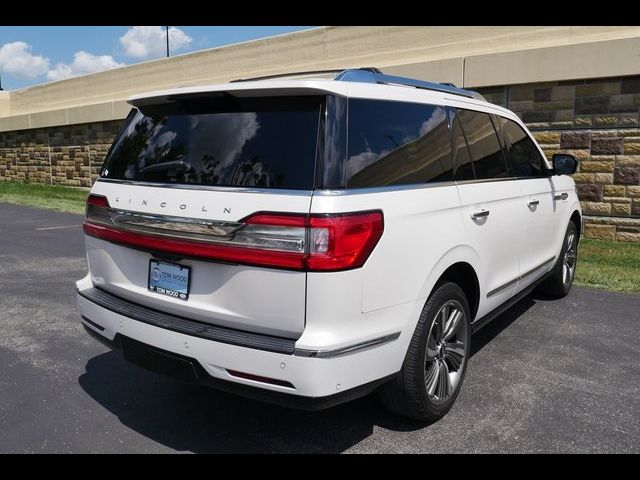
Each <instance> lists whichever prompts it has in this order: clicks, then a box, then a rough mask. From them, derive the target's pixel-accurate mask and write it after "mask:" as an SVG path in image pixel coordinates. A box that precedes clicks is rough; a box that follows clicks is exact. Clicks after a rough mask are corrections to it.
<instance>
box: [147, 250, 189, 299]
mask: <svg viewBox="0 0 640 480" xmlns="http://www.w3.org/2000/svg"><path fill="white" fill-rule="evenodd" d="M190 277H191V267H187V266H186V265H179V264H177V263H169V262H163V261H161V260H154V259H151V260H149V290H150V291H152V292H155V293H160V294H162V295H168V296H170V297H173V298H179V299H180V300H187V299H188V298H189V286H190V280H191V278H190Z"/></svg>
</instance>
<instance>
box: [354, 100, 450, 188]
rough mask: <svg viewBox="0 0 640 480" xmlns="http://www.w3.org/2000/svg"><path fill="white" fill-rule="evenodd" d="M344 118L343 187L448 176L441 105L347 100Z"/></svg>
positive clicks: (445, 124)
mask: <svg viewBox="0 0 640 480" xmlns="http://www.w3.org/2000/svg"><path fill="white" fill-rule="evenodd" d="M348 118H349V120H348V127H347V128H348V130H347V131H348V133H347V145H348V149H347V161H346V165H345V176H346V180H347V181H346V186H347V187H351V188H358V187H377V186H385V185H408V184H419V183H426V182H444V181H450V180H452V179H453V173H452V161H451V140H450V137H449V126H448V121H447V112H446V109H445V108H444V107H440V106H434V105H425V104H417V103H402V102H392V101H384V100H362V99H350V100H349V113H348Z"/></svg>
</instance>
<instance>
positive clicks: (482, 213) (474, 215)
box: [471, 208, 491, 219]
mask: <svg viewBox="0 0 640 480" xmlns="http://www.w3.org/2000/svg"><path fill="white" fill-rule="evenodd" d="M489 213H491V212H489V210H485V209H484V208H483V209H482V210H478V211H477V212H473V213H472V214H471V218H473V219H476V218H484V217H488V216H489Z"/></svg>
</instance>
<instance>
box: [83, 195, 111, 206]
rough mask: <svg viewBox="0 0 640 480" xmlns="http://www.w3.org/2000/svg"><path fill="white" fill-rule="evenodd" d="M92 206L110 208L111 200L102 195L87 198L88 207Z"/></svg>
mask: <svg viewBox="0 0 640 480" xmlns="http://www.w3.org/2000/svg"><path fill="white" fill-rule="evenodd" d="M89 205H92V206H94V207H100V208H109V200H107V197H103V196H102V195H93V194H91V195H89V196H88V197H87V206H89Z"/></svg>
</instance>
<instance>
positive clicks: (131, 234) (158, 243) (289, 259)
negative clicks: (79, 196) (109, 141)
mask: <svg viewBox="0 0 640 480" xmlns="http://www.w3.org/2000/svg"><path fill="white" fill-rule="evenodd" d="M138 215H139V214H138ZM134 216H136V213H135V212H123V211H114V210H112V209H110V208H109V202H108V200H107V199H106V197H102V196H98V195H90V196H89V198H88V199H87V214H86V219H85V222H84V231H85V233H86V234H87V235H90V236H92V237H96V238H100V239H102V240H106V241H109V242H113V243H117V244H121V245H126V246H129V247H133V248H138V249H142V250H146V251H151V252H163V253H169V254H173V255H176V256H181V257H190V258H202V259H206V260H214V261H216V260H217V261H222V262H229V263H238V264H244V265H257V266H261V267H271V268H282V269H289V270H306V271H321V272H329V271H338V270H348V269H352V268H358V267H361V266H362V265H363V264H364V263H365V262H366V260H367V258H369V255H370V254H371V252H372V251H373V249H374V248H375V246H376V244H377V243H378V241H379V240H380V237H381V236H382V232H383V230H384V223H383V216H382V212H381V211H370V212H354V213H341V214H327V215H318V214H312V215H304V214H288V213H270V212H269V213H263V212H260V213H256V214H254V215H251V216H250V217H247V218H246V219H244V220H242V221H240V222H239V223H238V224H236V225H237V226H239V228H235V229H233V230H232V231H230V232H231V233H229V234H227V235H214V234H211V235H203V234H202V233H199V234H198V235H195V234H190V232H189V231H188V230H162V231H159V230H158V229H157V228H156V229H145V228H142V227H141V226H140V225H135V226H133V225H132V224H131V223H127V221H126V217H134ZM123 219H124V220H123ZM185 220H188V219H185ZM156 222H162V218H161V217H157V218H156Z"/></svg>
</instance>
